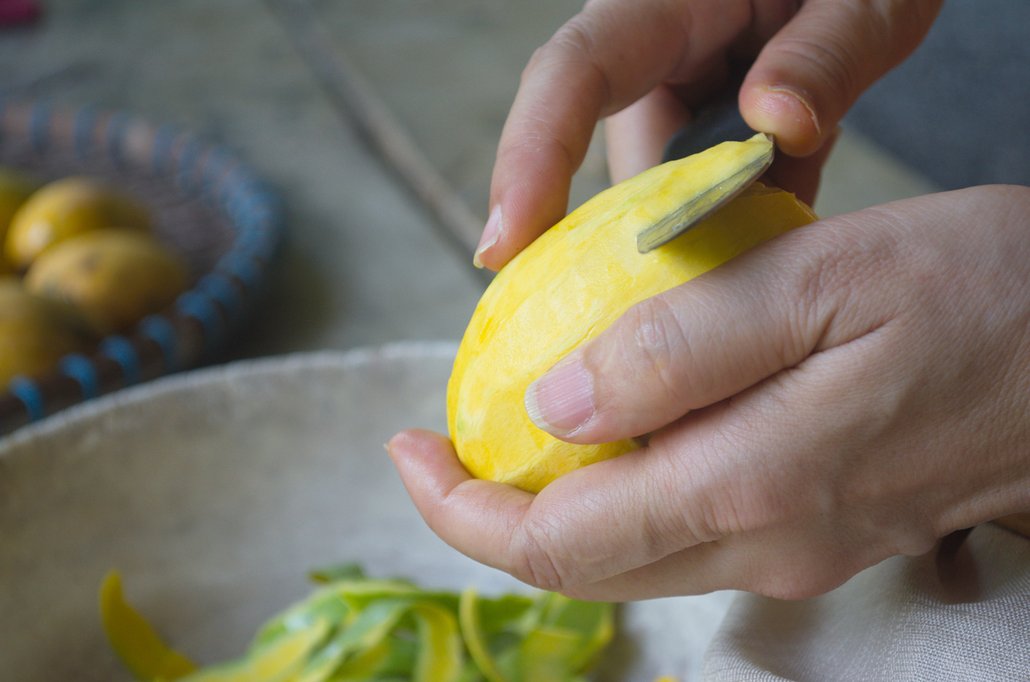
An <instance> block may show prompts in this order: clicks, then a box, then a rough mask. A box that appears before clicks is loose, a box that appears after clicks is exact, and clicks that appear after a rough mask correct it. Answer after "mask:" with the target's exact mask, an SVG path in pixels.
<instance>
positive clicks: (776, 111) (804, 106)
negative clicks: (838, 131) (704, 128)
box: [740, 85, 823, 156]
mask: <svg viewBox="0 0 1030 682" xmlns="http://www.w3.org/2000/svg"><path fill="white" fill-rule="evenodd" d="M811 99H812V98H811V97H809V96H807V95H805V94H804V93H802V92H799V91H798V90H796V89H794V88H791V87H788V86H785V85H757V86H754V87H750V88H746V89H742V90H741V96H740V110H741V113H742V114H743V116H744V120H745V121H746V122H747V124H748V125H749V126H751V127H752V128H754V129H755V130H758V131H760V132H763V133H770V134H772V135H773V136H774V137H775V138H776V144H777V146H778V147H779V148H780V149H782V150H783V152H784V153H785V154H788V155H790V156H808V155H809V154H813V153H815V152H816V151H818V150H819V148H820V147H821V146H822V136H823V131H822V125H821V122H820V120H819V115H818V113H817V112H816V108H815V106H814V105H813V104H812V102H811Z"/></svg>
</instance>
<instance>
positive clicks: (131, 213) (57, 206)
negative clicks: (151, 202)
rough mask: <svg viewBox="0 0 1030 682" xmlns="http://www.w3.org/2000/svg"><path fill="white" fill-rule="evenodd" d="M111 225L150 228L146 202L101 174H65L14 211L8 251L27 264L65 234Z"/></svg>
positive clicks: (16, 263) (22, 267)
mask: <svg viewBox="0 0 1030 682" xmlns="http://www.w3.org/2000/svg"><path fill="white" fill-rule="evenodd" d="M112 227H115V228H126V229H138V230H146V229H148V228H149V227H150V217H149V215H148V213H147V210H146V209H145V208H144V207H143V206H141V205H140V204H138V203H137V202H136V201H134V200H133V199H131V198H129V197H127V196H125V195H123V194H122V193H120V192H118V191H116V190H114V189H112V188H111V187H109V186H108V185H107V184H105V183H103V182H100V181H99V180H95V179H93V178H87V177H69V178H64V179H62V180H56V181H54V182H51V183H50V184H48V185H46V186H44V187H43V188H41V189H39V190H38V191H37V192H35V193H34V194H33V195H32V196H31V197H29V199H28V201H26V202H25V203H24V204H22V206H21V208H19V209H18V211H17V212H16V213H15V214H14V217H13V218H12V219H11V226H10V228H9V229H8V231H7V237H6V239H5V241H4V254H5V256H6V258H7V260H8V261H10V263H11V264H13V265H14V266H15V267H16V268H17V269H19V270H25V269H26V268H28V267H29V266H30V265H31V264H32V262H33V261H34V260H35V259H36V258H38V257H39V255H40V254H42V253H43V252H44V251H46V250H47V249H49V248H51V247H53V246H54V245H56V244H59V243H60V242H62V241H64V240H66V239H70V238H72V237H74V236H76V235H80V234H83V233H85V232H90V231H92V230H101V229H105V228H112Z"/></svg>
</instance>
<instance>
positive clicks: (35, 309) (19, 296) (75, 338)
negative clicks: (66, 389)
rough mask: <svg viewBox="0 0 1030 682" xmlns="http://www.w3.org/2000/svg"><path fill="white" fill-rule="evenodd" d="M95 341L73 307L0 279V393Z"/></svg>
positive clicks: (15, 283) (12, 279)
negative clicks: (20, 376) (22, 376)
mask: <svg viewBox="0 0 1030 682" xmlns="http://www.w3.org/2000/svg"><path fill="white" fill-rule="evenodd" d="M93 341H94V338H93V336H92V334H91V333H90V332H89V330H88V326H87V325H86V323H85V321H84V320H83V319H82V318H81V317H80V316H79V315H78V313H77V312H76V311H75V310H74V309H73V308H70V307H69V306H66V305H63V304H61V303H58V302H56V301H51V300H48V299H45V298H40V297H38V296H33V295H32V294H30V293H28V292H27V291H25V290H24V289H22V287H21V285H20V284H19V282H18V280H16V279H14V278H11V277H0V390H2V389H3V388H4V387H5V386H7V384H8V383H10V381H11V379H13V378H14V377H16V376H19V375H24V376H29V377H31V376H38V375H40V374H44V373H47V372H49V371H51V370H53V369H55V368H56V366H57V362H58V360H60V359H61V358H62V357H63V356H64V355H66V354H68V353H73V352H78V351H83V350H86V349H87V348H89V346H90V344H91V343H92V342H93Z"/></svg>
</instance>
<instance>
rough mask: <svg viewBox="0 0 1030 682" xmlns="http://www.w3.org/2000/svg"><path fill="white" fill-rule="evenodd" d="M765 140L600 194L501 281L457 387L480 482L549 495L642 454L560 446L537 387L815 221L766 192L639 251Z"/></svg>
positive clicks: (452, 404)
mask: <svg viewBox="0 0 1030 682" xmlns="http://www.w3.org/2000/svg"><path fill="white" fill-rule="evenodd" d="M753 144H760V142H758V140H757V138H754V139H753V140H751V141H748V142H739V143H724V144H722V145H718V146H716V147H713V148H712V149H709V150H707V151H705V152H703V153H701V154H697V155H694V156H692V157H688V158H685V159H680V160H678V161H673V162H670V163H667V164H663V165H661V166H658V167H656V168H652V169H650V170H648V171H645V172H644V173H642V174H640V175H638V176H636V177H634V178H632V179H630V180H627V181H626V182H623V183H620V184H619V185H616V186H615V187H612V188H611V189H609V190H607V191H605V192H602V193H601V194H598V195H597V196H596V197H594V198H593V199H591V200H590V201H588V202H587V203H586V204H584V205H583V206H581V207H580V208H579V209H577V210H576V211H574V212H573V213H571V214H570V215H569V216H567V217H566V218H565V219H564V220H562V221H561V222H560V223H558V224H557V225H555V226H554V227H553V228H551V229H550V230H549V231H548V232H546V233H545V234H544V235H542V236H541V237H540V238H539V239H537V240H536V241H535V242H533V244H531V245H530V246H529V247H528V248H527V249H526V250H525V251H523V252H522V253H521V254H519V255H518V256H517V257H516V258H515V259H514V260H512V261H511V262H510V263H509V264H508V265H507V266H505V268H504V269H503V270H502V271H501V272H500V273H499V274H498V275H497V277H496V278H495V279H494V281H493V282H492V283H491V285H490V287H489V288H488V289H487V291H486V293H485V294H484V295H483V297H482V299H481V300H480V302H479V304H478V305H477V307H476V310H475V312H474V313H473V316H472V320H471V321H470V323H469V326H468V329H467V330H466V332H465V336H464V338H463V339H462V343H461V347H460V348H459V350H458V355H457V358H456V360H455V363H454V369H453V372H452V375H451V379H450V383H449V384H448V391H447V414H448V428H449V430H450V435H451V439H452V440H453V441H454V444H455V448H456V450H457V453H458V457H459V459H460V460H461V462H462V464H463V465H464V466H465V467H466V468H467V469H468V470H469V472H470V473H471V474H472V475H474V476H476V477H479V478H485V479H489V480H494V481H499V482H502V483H508V484H511V485H514V486H517V487H519V488H522V489H524V490H529V491H531V492H537V491H539V490H541V489H542V488H543V487H544V486H545V485H547V484H548V483H549V482H551V481H552V480H554V479H555V478H557V477H559V476H561V475H563V474H565V473H568V472H569V471H572V470H574V469H577V468H579V467H582V466H586V465H588V464H591V463H594V462H598V461H601V460H604V459H609V458H611V457H615V456H617V455H620V454H623V453H625V452H628V451H630V450H632V449H634V448H635V447H636V446H635V444H634V443H633V442H632V441H628V440H627V441H620V442H615V443H606V444H602V445H575V444H571V443H566V442H564V441H561V440H558V439H557V438H554V437H553V436H551V435H550V434H548V433H546V432H544V431H542V430H540V429H538V428H537V427H536V426H535V425H534V424H533V423H532V422H531V421H530V419H529V416H528V415H527V413H526V410H525V406H524V396H525V392H526V389H527V388H528V386H529V384H530V383H532V382H533V381H534V380H535V379H537V378H538V377H540V376H541V375H542V374H544V372H546V371H547V370H548V369H549V368H550V367H552V366H553V365H554V364H555V363H556V362H557V361H558V360H560V359H561V358H562V357H564V356H565V355H566V354H568V353H569V352H570V351H572V350H573V349H575V348H576V347H577V346H579V345H581V344H583V343H585V342H586V341H589V340H590V339H593V338H594V337H596V336H597V335H599V334H600V333H601V332H602V331H604V330H605V329H607V328H608V327H609V326H610V325H611V324H612V323H613V322H614V321H615V320H616V319H618V318H619V317H620V316H621V315H622V314H623V313H624V312H625V311H626V310H627V309H628V308H630V307H631V306H632V305H634V304H636V303H638V302H640V301H642V300H644V299H646V298H650V297H651V296H654V295H656V294H659V293H661V292H663V291H666V290H668V289H671V288H673V287H675V286H678V285H680V284H682V283H684V282H687V281H688V280H690V279H693V278H694V277H697V276H698V275H700V274H702V273H704V272H707V271H708V270H711V269H712V268H714V267H716V266H717V265H720V264H722V263H724V262H726V261H728V260H729V259H731V258H733V257H734V256H736V255H738V254H740V253H742V252H744V251H746V250H748V249H750V248H752V247H753V246H755V245H757V244H760V243H761V242H764V241H766V240H768V239H770V238H772V237H774V236H776V235H778V234H781V233H782V232H785V231H787V230H790V229H792V228H795V227H798V226H801V225H805V224H807V223H809V222H812V221H813V220H815V215H814V214H813V213H812V211H811V210H810V209H809V208H808V207H807V206H805V205H804V204H802V203H801V202H799V201H798V200H797V199H796V198H795V197H794V196H793V195H792V194H789V193H787V192H783V191H779V190H775V189H770V188H765V187H763V186H761V185H756V186H754V187H752V188H751V189H749V190H748V191H747V192H746V193H745V194H743V195H742V196H740V197H739V198H737V199H735V200H734V201H733V202H732V203H731V204H729V205H728V206H726V207H725V208H723V209H722V210H720V211H719V212H718V213H716V214H715V215H713V216H712V217H711V218H709V219H708V220H706V221H705V222H703V223H701V224H699V225H698V226H696V227H695V228H693V229H692V230H690V231H689V232H687V233H686V234H684V235H682V236H680V237H678V238H677V239H675V240H673V241H672V242H670V243H668V244H666V245H664V246H661V247H659V248H657V249H655V250H654V251H651V252H650V253H647V254H640V253H638V252H637V249H636V235H637V233H638V232H640V231H641V230H642V229H644V228H645V227H647V226H649V225H651V224H653V223H654V222H655V221H656V220H658V219H659V218H661V217H663V216H665V215H667V214H668V213H670V212H672V211H673V210H674V209H676V208H678V207H680V206H682V205H683V204H684V203H685V201H686V200H688V199H689V198H691V197H692V196H694V195H695V194H696V193H697V191H698V190H699V189H700V188H702V187H703V186H705V185H706V184H707V183H708V182H710V179H711V178H713V177H716V175H717V174H718V175H722V174H724V173H726V171H727V169H730V168H732V167H734V165H735V164H736V165H739V164H740V163H741V159H742V158H743V157H745V156H746V155H747V154H748V152H750V151H752V150H753V149H750V148H748V147H747V145H753Z"/></svg>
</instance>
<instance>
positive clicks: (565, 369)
mask: <svg viewBox="0 0 1030 682" xmlns="http://www.w3.org/2000/svg"><path fill="white" fill-rule="evenodd" d="M595 411H596V407H595V406H594V378H593V377H592V376H591V374H590V372H589V371H587V369H586V367H584V366H583V364H582V363H581V362H579V361H578V360H576V359H572V358H567V359H565V360H562V361H561V362H559V363H558V364H557V365H555V366H554V367H553V368H551V370H550V371H549V372H548V373H547V374H545V375H544V376H542V377H540V378H539V379H537V380H536V381H534V382H533V383H532V384H531V385H530V387H529V388H528V389H527V390H526V412H528V413H529V418H530V419H532V420H533V423H534V424H536V425H537V426H539V427H540V428H541V429H543V430H544V431H547V432H548V433H550V434H551V435H554V436H570V435H572V434H573V433H574V432H576V431H577V430H579V429H580V428H582V427H583V426H584V425H585V424H586V423H587V422H588V421H590V418H591V417H593V416H594V412H595Z"/></svg>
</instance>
